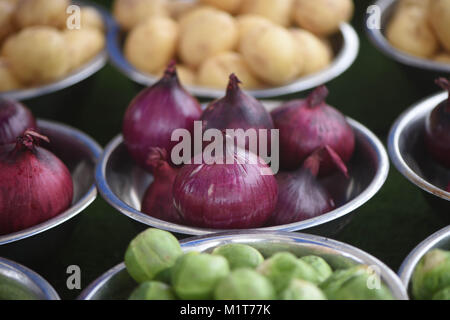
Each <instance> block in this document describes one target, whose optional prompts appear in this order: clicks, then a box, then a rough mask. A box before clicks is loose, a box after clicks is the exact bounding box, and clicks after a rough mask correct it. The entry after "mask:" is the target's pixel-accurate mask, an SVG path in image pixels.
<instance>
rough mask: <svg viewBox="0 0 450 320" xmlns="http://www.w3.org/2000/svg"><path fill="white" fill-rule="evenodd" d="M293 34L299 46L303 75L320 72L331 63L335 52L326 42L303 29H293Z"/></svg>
mask: <svg viewBox="0 0 450 320" xmlns="http://www.w3.org/2000/svg"><path fill="white" fill-rule="evenodd" d="M291 34H292V36H293V37H294V39H295V41H296V43H297V45H298V49H299V56H300V57H301V58H299V60H301V61H300V63H301V64H302V65H303V74H305V75H308V74H312V73H315V72H318V71H320V70H322V69H324V68H326V67H327V66H328V65H329V64H330V63H331V61H332V60H333V51H332V50H331V47H330V46H329V45H328V44H327V43H326V42H325V40H323V39H320V38H319V37H317V36H316V35H314V34H313V33H311V32H309V31H306V30H302V29H291Z"/></svg>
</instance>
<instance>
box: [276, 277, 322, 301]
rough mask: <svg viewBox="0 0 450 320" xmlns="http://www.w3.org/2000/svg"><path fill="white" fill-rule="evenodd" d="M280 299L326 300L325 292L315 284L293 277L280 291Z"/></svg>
mask: <svg viewBox="0 0 450 320" xmlns="http://www.w3.org/2000/svg"><path fill="white" fill-rule="evenodd" d="M280 298H281V300H327V298H326V297H325V294H324V293H323V292H322V290H320V289H319V287H317V286H316V285H315V284H313V283H311V282H308V281H304V280H300V279H294V280H292V281H291V283H290V285H289V286H288V287H287V288H286V289H284V290H283V291H282V292H281V293H280Z"/></svg>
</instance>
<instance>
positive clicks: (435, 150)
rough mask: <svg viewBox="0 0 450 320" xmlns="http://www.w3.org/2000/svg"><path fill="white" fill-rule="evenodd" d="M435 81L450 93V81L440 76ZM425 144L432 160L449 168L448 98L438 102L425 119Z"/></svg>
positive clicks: (449, 109)
mask: <svg viewBox="0 0 450 320" xmlns="http://www.w3.org/2000/svg"><path fill="white" fill-rule="evenodd" d="M436 83H437V84H438V85H440V86H441V87H442V88H444V89H445V90H448V91H449V93H450V82H449V81H448V80H447V79H444V78H440V79H438V80H436ZM425 144H426V147H427V150H428V152H429V153H430V154H431V156H432V157H433V159H434V160H436V161H437V162H438V163H440V164H441V165H443V166H445V167H447V168H450V99H447V100H446V101H444V102H442V103H441V104H439V105H438V106H437V107H436V108H435V109H433V111H432V112H431V113H430V115H429V116H428V117H427V119H426V121H425Z"/></svg>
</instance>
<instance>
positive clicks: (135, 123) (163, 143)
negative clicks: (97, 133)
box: [123, 57, 201, 171]
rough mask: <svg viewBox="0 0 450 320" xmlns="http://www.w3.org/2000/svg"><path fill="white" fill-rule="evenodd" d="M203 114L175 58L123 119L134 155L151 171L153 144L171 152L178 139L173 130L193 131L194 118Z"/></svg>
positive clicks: (131, 105)
mask: <svg viewBox="0 0 450 320" xmlns="http://www.w3.org/2000/svg"><path fill="white" fill-rule="evenodd" d="M149 59H151V57H149ZM200 116H201V107H200V104H199V103H198V101H197V100H196V99H195V98H194V97H192V96H191V95H190V94H189V93H188V92H187V91H186V90H185V89H184V88H183V87H182V86H181V84H180V82H179V80H178V76H177V72H176V69H175V63H174V62H172V63H171V64H170V65H169V66H168V67H167V69H166V71H165V73H164V76H163V77H162V79H161V80H159V81H158V82H157V83H156V84H154V85H153V86H152V87H150V88H147V89H144V90H143V91H142V92H141V93H140V94H139V95H138V96H137V97H136V98H135V99H134V100H133V101H132V102H131V104H130V105H129V107H128V109H127V111H126V114H125V118H124V122H123V136H124V140H125V145H126V146H127V148H128V151H129V152H130V154H131V156H132V157H133V159H134V160H135V161H136V162H137V163H138V164H139V165H140V166H142V167H143V168H145V169H147V170H150V171H151V166H149V165H148V163H147V156H148V152H149V150H150V148H152V147H159V148H162V149H165V150H167V152H168V153H169V154H170V152H171V151H172V148H173V147H174V146H175V145H176V144H177V143H178V142H177V141H171V136H172V132H173V131H174V130H176V129H187V130H189V132H191V133H193V128H194V121H195V120H198V119H200Z"/></svg>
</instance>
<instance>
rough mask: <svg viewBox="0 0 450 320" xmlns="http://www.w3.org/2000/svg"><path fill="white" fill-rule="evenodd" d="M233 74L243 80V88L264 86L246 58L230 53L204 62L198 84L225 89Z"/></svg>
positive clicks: (223, 53) (224, 53) (221, 54)
mask: <svg viewBox="0 0 450 320" xmlns="http://www.w3.org/2000/svg"><path fill="white" fill-rule="evenodd" d="M232 73H234V74H236V76H237V77H238V78H239V80H241V82H242V87H243V88H248V89H254V88H259V87H262V86H263V84H262V83H261V81H259V80H258V79H257V78H256V77H255V76H254V75H253V74H252V73H251V71H250V69H249V67H248V65H247V63H246V62H245V60H244V57H242V55H241V54H239V53H237V52H230V51H228V52H222V53H220V54H218V55H216V56H213V57H210V58H209V59H207V60H206V61H205V62H203V63H202V65H201V66H200V68H199V70H198V76H197V82H198V84H199V85H202V86H206V87H213V88H219V89H225V88H226V87H227V84H228V81H229V77H230V74H232Z"/></svg>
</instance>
